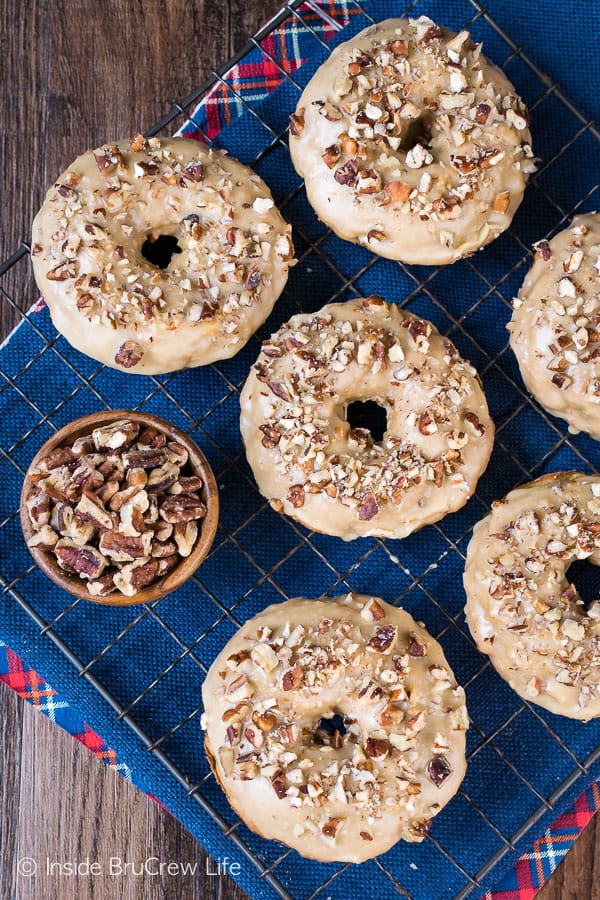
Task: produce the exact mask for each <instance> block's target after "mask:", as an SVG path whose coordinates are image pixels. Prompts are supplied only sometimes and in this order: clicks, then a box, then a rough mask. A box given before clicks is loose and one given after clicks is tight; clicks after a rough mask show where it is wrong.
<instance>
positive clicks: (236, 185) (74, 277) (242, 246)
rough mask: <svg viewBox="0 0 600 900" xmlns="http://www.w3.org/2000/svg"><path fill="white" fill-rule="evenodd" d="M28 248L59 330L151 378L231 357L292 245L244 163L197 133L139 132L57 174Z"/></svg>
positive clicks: (267, 303)
mask: <svg viewBox="0 0 600 900" xmlns="http://www.w3.org/2000/svg"><path fill="white" fill-rule="evenodd" d="M161 248H162V250H161ZM31 252H32V259H33V270H34V274H35V278H36V281H37V283H38V287H39V288H40V291H41V292H42V294H43V296H44V298H45V300H46V302H47V304H48V306H49V308H50V314H51V316H52V321H53V322H54V324H55V326H56V327H57V329H58V330H59V331H60V332H62V334H63V335H64V336H65V337H66V339H67V340H68V341H69V342H70V343H71V344H72V345H73V346H74V347H76V348H77V349H78V350H81V351H82V352H83V353H86V354H87V355H88V356H91V357H92V358H93V359H97V360H99V361H100V362H103V363H105V364H106V365H107V366H112V367H113V368H120V369H123V370H124V371H128V372H135V373H143V374H153V373H157V372H169V371H172V370H175V369H184V368H188V367H190V366H200V365H205V364H206V363H210V362H213V361H214V360H216V359H224V358H227V357H229V356H233V355H234V354H235V353H237V352H238V350H240V349H241V348H242V347H243V345H244V344H245V343H246V341H247V340H248V338H249V337H250V335H252V334H253V333H254V332H255V331H256V329H257V328H258V327H259V325H261V324H262V323H263V322H264V320H265V319H266V318H267V316H268V315H269V313H270V312H271V309H272V308H273V304H274V303H275V301H276V300H277V298H278V296H279V295H280V293H281V291H282V290H283V287H284V285H285V283H286V280H287V272H288V267H289V266H290V264H291V261H292V257H293V253H294V250H293V246H292V242H291V238H290V227H289V226H288V225H287V224H286V223H285V222H284V220H283V219H282V217H281V215H280V214H279V212H278V211H277V209H276V208H275V206H274V204H273V199H272V197H271V194H270V192H269V189H268V188H267V186H266V184H265V183H264V182H263V181H262V179H261V178H259V176H258V175H256V174H255V173H254V172H252V171H251V170H250V169H248V168H247V167H246V166H243V165H242V164H241V163H239V162H237V161H236V160H234V159H232V158H231V157H229V156H227V155H226V154H225V153H222V152H215V151H212V150H209V149H208V148H207V147H205V146H203V145H202V144H200V143H198V141H191V140H183V139H181V138H171V139H166V138H161V139H159V138H150V139H149V140H146V139H145V138H143V137H142V136H141V135H138V136H137V137H135V138H133V139H132V140H131V141H118V142H116V143H115V144H107V145H105V146H104V147H100V148H99V149H97V150H93V151H92V150H88V151H87V152H86V153H84V154H83V155H82V156H80V157H79V158H78V159H76V160H75V162H74V163H73V164H72V165H71V166H70V167H69V168H68V169H67V171H66V172H63V174H62V175H61V176H60V177H59V178H58V180H57V182H56V183H55V184H54V185H53V186H52V187H51V188H50V190H49V191H48V194H47V196H46V200H45V202H44V205H43V206H42V208H41V210H40V211H39V213H38V214H37V216H36V218H35V221H34V223H33V235H32V251H31ZM169 254H171V256H170V260H169Z"/></svg>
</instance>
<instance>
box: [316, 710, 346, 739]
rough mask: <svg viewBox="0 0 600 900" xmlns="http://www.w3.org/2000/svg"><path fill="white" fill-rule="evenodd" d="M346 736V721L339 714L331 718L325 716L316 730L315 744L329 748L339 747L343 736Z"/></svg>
mask: <svg viewBox="0 0 600 900" xmlns="http://www.w3.org/2000/svg"><path fill="white" fill-rule="evenodd" d="M345 734H346V724H345V719H344V717H343V716H341V715H340V714H339V713H334V714H333V715H331V716H328V717H325V716H323V718H322V719H320V721H319V723H318V725H317V728H316V729H315V735H314V740H315V744H320V745H321V746H327V747H339V745H340V744H341V740H342V738H343V736H344V735H345Z"/></svg>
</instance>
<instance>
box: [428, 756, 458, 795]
mask: <svg viewBox="0 0 600 900" xmlns="http://www.w3.org/2000/svg"><path fill="white" fill-rule="evenodd" d="M427 774H428V775H429V777H430V778H431V780H432V781H433V783H434V784H435V786H436V787H438V788H439V787H441V786H442V784H443V783H444V781H445V780H446V778H448V776H449V775H451V774H452V769H451V768H450V763H449V762H448V760H447V759H446V757H445V756H442V755H439V754H438V755H436V756H432V757H431V759H430V760H429V762H428V763H427Z"/></svg>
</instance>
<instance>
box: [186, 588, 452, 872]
mask: <svg viewBox="0 0 600 900" xmlns="http://www.w3.org/2000/svg"><path fill="white" fill-rule="evenodd" d="M202 697H203V701H204V708H205V712H204V717H203V727H204V728H205V729H206V739H205V746H206V750H207V754H208V758H209V760H210V763H211V766H212V768H213V771H214V773H215V776H216V778H217V780H218V782H219V783H220V785H221V787H222V788H223V790H224V791H225V793H226V794H227V798H228V800H229V802H230V803H231V805H232V806H233V808H234V809H235V811H236V812H237V813H238V814H239V816H240V817H241V818H242V819H243V820H244V821H245V822H246V824H247V825H248V827H249V828H252V829H253V830H254V831H256V832H258V833H259V834H261V835H262V836H263V837H266V838H270V839H274V840H278V841H283V842H284V843H285V844H287V845H288V846H290V847H293V848H294V849H296V850H297V851H298V852H299V853H301V854H302V855H303V856H307V857H310V858H312V859H318V860H323V861H332V860H340V861H342V860H343V861H348V862H354V863H358V862H361V861H363V860H365V859H369V858H371V857H372V856H376V855H377V854H379V853H384V852H385V851H386V850H388V849H389V848H390V847H391V846H392V845H393V844H395V843H396V841H398V840H399V839H400V838H403V839H404V840H406V841H422V840H423V838H424V837H425V835H426V834H427V830H428V828H429V825H430V823H431V819H432V818H433V816H435V815H436V814H437V813H438V812H439V811H440V810H441V809H442V807H443V806H445V804H446V803H448V801H449V800H450V799H451V797H452V796H453V795H454V794H455V793H456V791H457V790H458V787H459V785H460V783H461V781H462V779H463V777H464V774H465V766H466V763H465V731H466V730H467V728H468V716H467V710H466V706H465V694H464V691H463V689H462V688H461V687H457V684H456V681H455V678H454V675H453V673H452V671H451V669H450V667H449V665H448V663H447V661H446V659H445V657H444V654H443V651H442V648H441V647H440V645H439V644H438V642H437V641H435V640H434V639H433V638H432V637H431V636H430V635H429V634H428V633H427V631H426V630H425V628H424V627H423V626H422V625H418V624H417V623H416V622H415V621H414V619H413V618H412V617H411V616H410V615H409V614H408V613H407V612H405V611H404V610H402V609H397V608H395V607H393V606H389V605H388V604H387V603H384V602H383V600H379V599H377V598H374V597H363V596H357V595H355V594H349V595H347V596H346V597H337V598H336V599H334V600H326V599H322V600H304V599H298V600H289V601H287V602H285V603H281V604H276V605H274V606H270V607H269V608H268V609H266V610H265V611H264V612H263V613H261V614H260V615H258V616H256V617H255V618H253V619H250V620H249V621H248V622H246V623H245V624H244V625H243V626H242V627H241V628H240V630H239V631H238V633H237V634H236V635H235V636H234V637H233V638H232V639H231V640H230V641H229V643H228V644H227V645H226V647H225V648H224V650H223V651H222V652H221V653H220V654H219V656H218V657H217V659H216V660H215V661H214V663H213V664H212V666H211V668H210V671H209V673H208V675H207V676H206V680H205V682H204V685H203V688H202ZM334 717H338V718H337V719H336V718H334ZM328 719H329V720H331V719H333V721H332V722H330V723H329V730H327V727H326V725H327V722H326V721H324V720H328Z"/></svg>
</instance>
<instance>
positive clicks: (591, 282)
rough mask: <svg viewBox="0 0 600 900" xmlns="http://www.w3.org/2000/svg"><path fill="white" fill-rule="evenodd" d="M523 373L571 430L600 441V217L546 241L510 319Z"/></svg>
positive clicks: (578, 221) (582, 221) (530, 386)
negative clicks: (585, 432) (582, 432)
mask: <svg viewBox="0 0 600 900" xmlns="http://www.w3.org/2000/svg"><path fill="white" fill-rule="evenodd" d="M508 328H509V331H510V333H511V334H510V345H511V347H512V349H513V350H514V352H515V355H516V357H517V360H518V363H519V368H520V370H521V377H522V378H523V381H524V382H525V384H526V385H527V387H528V389H529V390H530V391H531V393H532V394H533V395H534V397H535V398H536V400H538V401H539V403H541V404H542V406H544V407H545V408H546V409H547V410H548V411H549V412H551V413H552V414H553V415H555V416H559V417H560V418H561V419H565V420H566V421H567V422H568V423H569V425H570V427H571V429H572V430H576V431H587V432H589V433H590V434H591V435H592V437H595V438H597V439H600V215H599V214H598V213H590V214H589V215H586V216H577V217H576V218H575V219H573V221H572V223H571V225H570V226H569V228H566V229H565V230H564V231H561V232H560V234H557V235H556V237H554V238H553V239H552V240H551V241H539V243H538V244H536V254H535V259H534V262H533V265H532V267H531V269H530V270H529V272H528V274H527V276H526V278H525V281H524V282H523V287H522V288H521V290H520V292H519V296H518V297H516V298H515V300H514V311H513V316H512V320H511V322H510V323H509V325H508Z"/></svg>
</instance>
